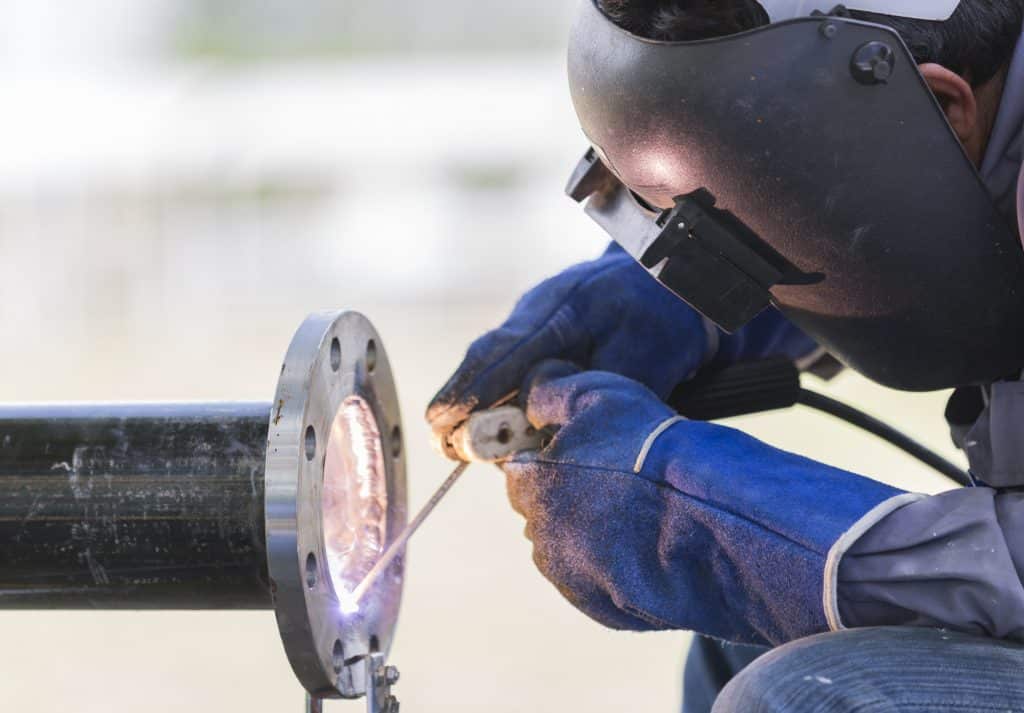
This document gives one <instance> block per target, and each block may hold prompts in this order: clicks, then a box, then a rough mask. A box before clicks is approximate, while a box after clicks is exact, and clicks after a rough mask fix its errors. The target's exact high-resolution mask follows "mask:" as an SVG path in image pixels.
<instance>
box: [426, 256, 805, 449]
mask: <svg viewBox="0 0 1024 713" xmlns="http://www.w3.org/2000/svg"><path fill="white" fill-rule="evenodd" d="M814 349H815V344H814V342H813V341H812V340H811V339H810V338H809V337H807V336H805V335H804V334H803V333H802V332H801V331H800V330H798V329H797V328H796V327H794V326H793V325H791V324H790V323H789V322H788V321H787V320H786V319H785V318H784V317H782V315H781V314H779V313H778V312H777V311H776V310H774V309H768V310H765V312H764V313H762V314H761V315H759V316H758V317H757V318H756V319H755V320H754V321H753V322H751V323H750V324H749V325H747V326H746V327H744V328H743V329H742V330H740V331H739V332H737V333H736V334H735V335H731V336H730V335H725V334H724V333H722V332H720V331H719V330H718V329H717V328H716V327H715V326H714V325H712V324H711V323H709V322H707V321H706V320H705V319H704V318H703V317H701V316H700V315H699V314H698V313H697V312H696V311H695V310H693V309H692V308H691V307H690V306H688V305H687V304H686V303H685V302H683V301H682V300H680V299H679V298H678V297H676V296H675V295H673V294H672V293H670V292H669V291H668V290H667V289H665V288H664V287H663V286H662V285H660V284H659V283H658V282H657V281H656V280H654V279H652V278H651V276H650V275H648V274H647V271H646V270H644V269H643V268H642V267H641V266H640V265H639V264H637V262H636V261H635V260H634V259H633V258H632V257H631V256H630V255H628V254H627V253H626V252H625V251H623V250H622V248H620V247H619V246H618V245H616V244H614V243H613V244H612V245H611V246H610V247H609V248H608V250H607V251H606V252H605V253H604V254H603V255H602V256H601V257H600V258H598V259H597V260H593V261H591V262H586V263H582V264H580V265H576V266H575V267H571V268H569V269H568V270H566V271H565V272H563V273H561V274H560V275H557V276H556V277H553V278H551V279H549V280H547V281H545V282H542V283H541V284H540V285H538V286H537V287H535V288H533V289H532V290H530V291H529V292H527V293H526V295H524V296H523V297H522V299H520V300H519V303H518V304H517V305H516V307H515V309H514V310H513V312H512V314H511V316H510V317H509V318H508V319H507V320H506V321H505V323H504V324H502V325H501V326H500V327H498V328H497V329H495V330H493V331H490V332H487V333H486V334H484V335H483V336H482V337H480V338H479V339H477V340H476V341H475V342H474V343H473V344H472V345H471V346H470V348H469V352H468V353H467V355H466V357H465V359H464V360H463V362H462V364H461V366H459V368H458V369H457V370H456V371H455V374H454V375H453V376H452V377H451V379H449V381H448V383H447V384H445V385H444V387H443V388H442V389H441V390H440V391H439V392H438V394H437V395H436V396H435V397H434V399H433V401H432V402H431V403H430V405H429V407H428V408H427V421H429V422H430V424H431V427H432V429H433V431H434V434H435V437H438V438H440V439H443V436H445V435H447V434H448V433H449V432H450V431H451V430H452V429H454V428H455V427H456V426H458V425H459V424H460V423H462V422H463V421H465V420H466V418H467V417H468V416H469V414H470V412H472V411H473V410H475V409H476V408H489V407H491V406H493V405H494V404H495V403H497V402H498V401H500V400H502V399H503V398H505V397H506V396H508V395H509V394H511V393H512V392H514V391H515V390H516V389H518V388H519V385H520V383H521V382H522V380H523V377H524V376H526V374H527V372H528V371H529V370H530V369H531V368H532V367H534V366H536V365H537V364H538V363H539V362H541V361H543V360H544V359H552V358H557V359H565V360H568V361H571V362H574V363H576V364H578V365H579V366H581V367H585V368H588V369H601V370H604V371H611V372H614V373H617V374H622V375H623V376H628V377H629V378H631V379H636V380H638V381H640V382H642V383H643V384H646V385H647V386H648V387H649V388H651V389H652V390H653V391H654V392H655V393H657V394H658V395H659V396H661V397H662V398H664V397H666V396H668V394H669V393H671V391H672V389H673V388H674V387H676V386H677V385H679V384H680V383H682V382H683V381H684V380H687V379H689V378H690V377H691V376H692V375H693V374H694V373H695V372H696V371H697V370H698V369H699V368H700V367H702V366H703V365H705V364H707V363H709V362H711V361H712V360H713V359H715V361H716V362H718V363H722V364H723V365H725V364H728V363H734V362H737V361H744V360H749V359H757V358H761V357H765V356H780V355H788V356H791V357H793V358H798V357H801V356H804V355H806V354H808V353H810V352H812V351H813V350H814ZM716 357H717V358H716Z"/></svg>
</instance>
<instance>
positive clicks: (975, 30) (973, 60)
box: [597, 0, 1024, 86]
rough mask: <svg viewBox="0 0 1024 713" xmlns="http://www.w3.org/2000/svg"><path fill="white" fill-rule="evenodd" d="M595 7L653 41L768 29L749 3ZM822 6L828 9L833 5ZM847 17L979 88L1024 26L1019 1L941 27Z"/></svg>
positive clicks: (685, 0) (971, 12)
mask: <svg viewBox="0 0 1024 713" xmlns="http://www.w3.org/2000/svg"><path fill="white" fill-rule="evenodd" d="M597 5H598V7H599V8H600V9H601V11H602V12H604V14H605V15H607V16H608V18H609V19H610V20H611V21H612V22H614V23H615V24H617V25H619V26H620V27H622V28H624V29H626V30H629V31H630V32H633V33H634V34H637V35H640V36H642V37H648V38H650V39H656V40H675V41H686V40H698V39H706V38H710V37H720V36H722V35H730V34H733V33H736V32H742V31H744V30H749V29H753V28H754V27H758V26H760V25H765V24H768V14H767V13H766V12H765V10H764V8H763V7H762V6H761V5H760V3H758V2H755V1H754V0H597ZM822 5H823V7H824V6H828V8H831V7H832V6H833V5H834V3H833V2H831V1H830V2H823V3H822ZM849 14H850V16H851V17H853V18H856V19H858V20H866V21H868V22H876V23H878V24H880V25H887V26H889V27H892V28H893V29H894V30H896V31H897V32H898V33H899V34H900V36H901V37H902V38H903V41H904V42H906V43H907V47H909V48H910V51H911V52H912V53H913V55H914V59H915V60H917V62H918V63H919V64H923V63H925V62H935V63H936V64H941V65H942V66H943V67H946V68H948V69H951V70H953V71H955V72H957V73H959V74H962V75H964V76H965V77H966V78H967V79H968V80H969V81H970V82H971V84H973V85H974V86H979V85H981V84H984V83H985V82H987V81H988V80H990V79H992V77H994V76H995V75H996V74H997V73H998V72H999V71H1000V70H1001V69H1002V68H1003V67H1004V66H1006V64H1007V63H1008V62H1009V61H1010V58H1011V57H1012V56H1013V50H1014V47H1015V46H1016V44H1017V39H1018V38H1019V37H1020V35H1021V25H1022V23H1024V0H963V1H962V2H961V3H960V6H959V7H958V8H957V10H956V12H955V13H954V14H953V16H952V17H951V18H950V19H948V20H946V21H945V22H931V21H926V20H909V19H906V18H902V17H891V16H889V15H879V14H875V13H868V12H850V13H849Z"/></svg>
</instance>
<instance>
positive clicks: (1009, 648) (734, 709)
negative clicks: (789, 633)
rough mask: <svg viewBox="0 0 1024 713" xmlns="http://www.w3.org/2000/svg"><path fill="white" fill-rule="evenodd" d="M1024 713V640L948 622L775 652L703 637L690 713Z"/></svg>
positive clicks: (695, 650) (817, 640)
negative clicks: (973, 632)
mask: <svg viewBox="0 0 1024 713" xmlns="http://www.w3.org/2000/svg"><path fill="white" fill-rule="evenodd" d="M709 711H712V712H713V713H741V712H742V713H783V712H785V713H825V712H826V711H827V712H828V713H854V712H856V713H895V712H897V711H899V712H902V711H913V712H914V713H932V712H935V713H944V712H946V711H966V712H967V713H975V712H976V713H997V712H999V713H1005V712H1009V713H1018V712H1024V645H1021V644H1015V643H1009V642H1006V641H997V640H994V639H985V638H981V637H976V636H969V635H966V634H957V633H954V632H951V631H944V630H941V629H917V628H904V627H882V628H873V629H850V630H847V631H841V632H838V633H834V634H819V635H818V636H811V637H808V638H806V639H800V640H799V641H793V642H790V643H788V644H786V645H785V646H780V647H779V648H777V649H773V650H771V651H768V650H767V649H761V648H758V647H753V646H733V645H729V644H723V643H721V642H717V641H712V640H710V639H696V640H695V641H694V643H693V646H692V647H691V649H690V656H689V658H688V659H687V662H686V672H685V677H684V686H683V713H708V712H709Z"/></svg>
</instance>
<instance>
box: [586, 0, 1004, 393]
mask: <svg viewBox="0 0 1024 713" xmlns="http://www.w3.org/2000/svg"><path fill="white" fill-rule="evenodd" d="M761 4H762V6H763V8H764V9H765V10H766V12H767V15H768V17H769V18H770V24H767V25H764V26H762V27H758V28H755V29H752V30H749V31H745V32H742V33H739V34H735V35H731V36H725V37H718V38H713V39H706V40H700V41H685V42H677V41H657V40H651V39H646V38H643V37H639V36H636V35H634V34H631V33H630V32H628V31H626V30H624V29H622V28H620V27H618V26H617V25H615V24H614V23H612V22H611V21H610V20H609V19H608V18H607V17H606V16H605V15H604V14H603V13H602V12H601V11H600V9H599V8H598V7H597V6H595V4H594V2H593V0H582V3H581V7H580V10H579V13H578V15H577V17H576V20H575V23H574V26H573V29H572V33H571V39H570V44H569V57H568V70H569V81H570V89H571V94H572V99H573V103H574V105H575V109H576V113H577V115H578V117H579V120H580V123H581V125H582V128H583V130H584V132H585V134H586V135H587V137H588V138H589V140H590V143H591V145H592V149H591V150H589V151H588V152H587V155H586V156H584V158H583V160H582V161H581V163H580V164H579V166H578V167H577V169H576V171H575V172H574V174H573V176H572V178H571V179H570V182H569V186H568V192H569V193H570V194H571V195H572V196H573V197H574V198H575V199H576V200H578V201H581V202H585V204H586V210H587V212H588V213H589V214H590V215H591V216H592V217H594V218H595V219H596V220H597V221H598V223H600V224H601V225H602V227H604V228H605V229H606V230H607V231H608V232H609V233H610V234H611V236H612V237H613V238H614V239H615V240H616V241H617V242H619V243H620V244H621V245H622V246H623V247H624V248H625V249H626V250H627V251H628V252H630V253H631V254H632V255H633V256H634V257H635V258H636V259H637V260H639V261H640V262H641V263H642V264H643V265H644V266H645V267H646V268H647V269H648V270H649V271H650V272H651V273H652V274H653V275H654V276H655V277H656V278H657V279H658V280H660V281H661V282H662V283H663V284H664V285H665V286H666V287H668V288H669V289H671V290H672V291H673V292H675V293H676V294H677V295H678V296H679V297H681V298H682V299H684V300H686V301H687V302H688V303H690V304H691V305H692V306H693V307H694V308H696V309H697V310H698V311H700V312H701V313H703V314H704V315H705V316H706V317H708V318H709V319H711V320H712V321H713V322H715V323H716V324H718V325H719V326H720V327H721V328H722V329H724V330H726V331H729V332H731V331H735V330H736V329H738V328H740V327H741V326H743V325H744V324H745V323H746V322H748V321H749V320H750V319H752V318H753V317H754V316H755V315H757V314H758V313H759V312H760V311H761V310H763V309H764V308H766V307H767V306H768V305H769V304H774V305H775V306H777V307H778V308H779V309H781V310H782V312H783V313H785V314H786V315H787V316H788V317H789V318H790V319H791V320H792V321H793V322H795V323H796V324H797V325H798V326H800V327H801V328H803V329H804V330H805V331H806V332H807V333H808V334H810V335H812V336H813V337H814V338H816V339H817V340H818V341H819V342H820V343H821V345H822V346H824V347H826V348H827V349H828V350H829V351H830V352H831V353H832V354H834V355H835V356H837V357H838V358H839V359H840V360H841V361H843V362H844V363H845V364H847V365H848V366H851V367H853V368H855V369H857V370H858V371H860V372H862V373H863V374H865V375H866V376H868V377H870V378H872V379H874V380H875V381H878V382H880V383H882V384H885V385H888V386H891V387H894V388H900V389H906V390H931V389H940V388H946V387H951V386H955V385H962V384H970V383H982V382H988V381H992V380H995V379H998V378H1002V377H1004V376H1006V375H1008V374H1011V373H1015V372H1019V371H1020V368H1021V366H1022V365H1024V250H1022V248H1021V244H1020V240H1019V237H1018V235H1017V230H1016V226H1015V225H1013V224H1012V222H1011V220H1010V216H1007V215H1006V214H1005V211H1004V213H1000V211H999V210H998V209H997V206H996V202H995V200H994V199H993V197H992V194H991V193H990V191H989V190H988V189H987V188H986V186H985V184H984V183H983V181H982V180H981V177H980V176H979V174H978V171H977V170H976V169H975V168H974V166H973V165H972V163H971V162H970V160H969V159H968V157H967V155H966V153H965V152H964V150H963V148H962V146H961V144H960V142H959V141H958V139H957V137H956V135H955V134H954V133H953V131H952V129H951V128H950V126H949V124H948V122H947V121H946V118H945V115H944V114H943V112H942V108H941V107H940V105H939V103H938V101H937V100H936V98H935V97H934V95H933V94H932V93H931V91H930V90H929V88H928V86H927V84H926V83H925V81H924V79H923V78H922V76H921V74H920V73H919V72H918V71H917V67H916V63H915V61H914V59H913V57H912V55H911V53H910V52H909V50H908V49H907V47H906V46H905V45H904V43H903V41H902V40H901V39H900V37H899V35H898V34H897V33H896V32H895V31H894V30H892V29H891V28H888V27H885V26H882V25H878V24H873V23H868V22H862V21H858V20H855V19H852V18H850V17H849V16H845V14H844V16H836V15H835V14H829V15H825V14H822V13H818V12H814V11H815V10H816V9H818V8H821V7H824V6H830V5H831V3H826V2H824V0H822V2H820V3H819V2H815V0H806V1H801V0H761ZM958 4H959V0H902V1H901V0H856V1H851V2H849V3H847V7H849V8H850V9H853V10H864V11H870V12H881V13H885V14H887V15H896V16H903V17H912V18H917V19H924V20H934V21H942V20H946V19H948V18H949V17H950V16H951V15H952V13H953V12H954V11H955V10H956V7H957V6H958ZM1018 49H1019V48H1018ZM1013 177H1014V180H1016V170H1014V172H1013ZM1010 195H1011V200H1010V202H1011V204H1012V203H1015V202H1016V201H1013V200H1012V197H1013V194H1012V193H1011V194H1010ZM1012 210H1013V209H1012V207H1011V212H1012Z"/></svg>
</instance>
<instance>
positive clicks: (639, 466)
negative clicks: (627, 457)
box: [633, 416, 686, 474]
mask: <svg viewBox="0 0 1024 713" xmlns="http://www.w3.org/2000/svg"><path fill="white" fill-rule="evenodd" d="M685 420H686V419H685V418H683V417H682V416H670V417H669V418H667V419H665V420H664V421H662V422H661V423H659V424H658V425H657V426H656V427H655V429H654V430H653V431H651V432H650V433H649V434H648V436H647V438H646V439H645V440H644V442H643V445H641V446H640V452H639V453H637V456H636V460H635V461H634V462H633V472H634V473H637V474H639V473H640V471H641V470H643V469H644V465H645V464H646V463H647V456H648V455H650V452H651V449H652V448H653V447H654V443H655V441H657V440H658V438H659V437H660V436H661V435H662V434H663V433H665V431H667V430H668V429H670V428H672V427H673V426H674V425H676V424H677V423H679V422H680V421H685Z"/></svg>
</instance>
